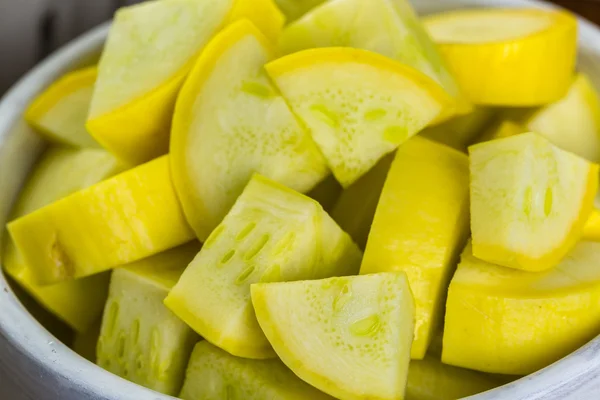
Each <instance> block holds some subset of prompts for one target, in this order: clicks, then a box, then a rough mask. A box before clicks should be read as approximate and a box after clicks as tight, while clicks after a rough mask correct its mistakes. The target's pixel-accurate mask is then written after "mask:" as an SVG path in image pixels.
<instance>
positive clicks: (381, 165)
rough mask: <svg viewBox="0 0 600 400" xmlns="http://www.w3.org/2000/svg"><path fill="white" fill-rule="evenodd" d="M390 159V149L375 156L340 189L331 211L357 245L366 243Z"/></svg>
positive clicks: (362, 245) (390, 163)
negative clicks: (363, 171)
mask: <svg viewBox="0 0 600 400" xmlns="http://www.w3.org/2000/svg"><path fill="white" fill-rule="evenodd" d="M392 160H394V153H393V154H388V155H387V156H385V157H384V158H382V159H381V160H379V162H378V163H377V164H375V166H374V167H373V168H371V169H370V170H369V172H367V173H366V174H364V175H363V176H361V177H360V178H359V179H358V180H357V181H356V182H354V183H353V184H352V185H350V186H349V187H348V188H347V189H346V190H344V191H343V192H342V194H341V195H340V198H339V199H338V201H337V203H335V206H334V207H333V210H332V212H331V216H332V217H333V219H334V220H335V222H337V223H338V225H339V226H340V228H342V229H343V230H344V232H347V233H348V234H349V235H350V236H351V237H352V239H354V242H356V244H357V245H358V247H360V248H361V249H364V248H365V246H366V245H367V238H368V237H369V231H370V230H371V223H372V222H373V217H375V210H376V209H377V203H379V196H380V195H381V191H382V190H383V184H384V183H385V178H386V176H387V174H388V171H389V169H390V165H392Z"/></svg>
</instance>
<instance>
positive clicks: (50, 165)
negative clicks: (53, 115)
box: [2, 147, 122, 333]
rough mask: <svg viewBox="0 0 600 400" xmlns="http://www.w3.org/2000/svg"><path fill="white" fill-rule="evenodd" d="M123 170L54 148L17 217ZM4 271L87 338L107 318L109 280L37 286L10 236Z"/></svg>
mask: <svg viewBox="0 0 600 400" xmlns="http://www.w3.org/2000/svg"><path fill="white" fill-rule="evenodd" d="M121 170H122V166H121V165H119V163H118V162H117V160H116V159H115V158H114V157H112V156H111V155H110V154H109V153H107V152H106V151H103V150H100V149H75V148H70V147H52V148H50V149H48V150H47V151H46V153H44V155H43V156H42V158H41V159H40V161H39V162H38V164H37V165H36V167H35V169H34V170H33V172H32V173H31V175H30V176H29V179H28V181H27V183H26V184H25V186H24V188H23V190H22V191H21V196H20V197H19V200H18V201H17V203H16V204H15V206H14V208H13V211H12V218H19V217H22V216H24V215H27V214H29V213H31V212H33V211H35V210H37V209H39V208H42V207H44V206H46V205H48V204H50V203H52V202H54V201H57V200H59V199H61V198H63V197H66V196H68V195H70V194H71V193H74V192H76V191H78V190H81V189H84V188H86V187H88V186H90V185H93V184H95V183H97V182H100V181H101V180H103V179H106V178H109V177H110V176H112V175H114V174H116V173H118V172H120V171H121ZM3 247H4V249H3V254H2V263H3V266H4V270H5V271H6V272H7V273H8V275H10V276H11V277H12V278H13V279H14V280H15V281H16V282H17V283H18V284H19V285H20V286H21V287H22V288H23V289H25V291H27V293H29V294H30V295H31V296H32V297H33V298H34V299H35V300H36V301H37V302H38V303H39V304H41V305H42V306H43V307H44V308H46V309H47V310H48V311H50V312H51V313H52V314H54V315H55V316H57V317H58V318H59V319H61V320H62V321H64V322H65V323H66V324H67V325H69V326H70V327H71V328H73V329H74V330H75V331H77V332H78V333H82V332H86V331H87V330H88V329H89V328H90V326H91V325H92V324H93V323H94V321H95V320H96V319H97V318H98V317H99V315H100V314H101V313H102V308H103V307H104V302H105V301H106V294H107V290H108V279H109V276H108V275H107V274H100V275H95V276H91V277H89V278H85V279H80V280H77V281H71V282H64V283H59V284H56V285H51V286H40V285H37V284H36V282H35V279H34V276H33V273H32V269H31V268H30V267H29V265H28V263H27V262H26V261H25V259H24V258H23V256H22V255H21V254H20V253H19V251H18V250H17V248H16V247H15V244H14V242H13V241H12V239H11V238H10V236H9V235H6V236H5V240H4V246H3Z"/></svg>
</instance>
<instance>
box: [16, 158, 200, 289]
mask: <svg viewBox="0 0 600 400" xmlns="http://www.w3.org/2000/svg"><path fill="white" fill-rule="evenodd" d="M8 230H9V232H10V234H11V236H12V238H13V240H14V242H15V245H16V247H17V249H18V251H19V252H20V253H21V254H22V255H23V259H24V260H25V262H26V263H27V265H28V266H29V268H30V270H31V273H32V278H33V279H34V280H35V281H37V282H38V283H40V284H51V283H58V282H61V281H66V280H70V279H76V278H83V277H85V276H89V275H93V274H96V273H99V272H102V271H106V270H108V269H111V268H114V267H116V266H119V265H122V264H126V263H129V262H133V261H136V260H139V259H142V258H144V257H148V256H151V255H153V254H156V253H159V252H161V251H163V250H167V249H170V248H172V247H175V246H178V245H180V244H183V243H186V242H188V241H190V240H192V239H193V238H194V233H193V231H192V230H191V229H190V227H189V226H188V224H187V222H186V221H185V217H184V216H183V211H182V210H181V206H180V205H179V201H178V200H177V196H176V194H175V189H174V188H173V184H172V182H171V177H170V168H169V158H168V157H167V156H164V157H161V158H158V159H156V160H153V161H150V162H149V163H146V164H144V165H140V166H139V167H136V168H134V169H131V170H129V171H126V172H124V173H122V174H120V175H117V176H115V177H112V178H110V179H107V180H105V181H103V182H100V183H98V184H95V185H93V186H90V187H88V188H86V189H84V190H81V191H79V192H76V193H73V194H72V195H70V196H68V197H65V198H63V199H61V200H58V201H56V202H54V203H52V204H49V205H47V206H45V207H42V208H40V209H38V210H36V211H34V212H32V213H31V214H28V215H26V216H24V217H21V218H18V219H16V220H15V221H13V222H11V223H10V224H8Z"/></svg>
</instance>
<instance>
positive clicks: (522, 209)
mask: <svg viewBox="0 0 600 400" xmlns="http://www.w3.org/2000/svg"><path fill="white" fill-rule="evenodd" d="M469 153H470V172H471V232H472V235H473V254H474V255H475V256H476V257H478V258H481V259H482V260H486V261H489V262H492V263H495V264H499V265H503V266H506V267H512V268H518V269H522V270H527V271H543V270H546V269H548V268H551V267H553V266H555V265H556V264H558V262H559V261H560V260H561V259H562V258H563V257H564V256H565V255H566V254H567V253H568V252H569V250H571V249H572V248H573V246H574V245H575V243H576V242H577V241H578V240H579V238H580V237H581V234H582V231H583V227H584V225H585V222H586V221H587V219H588V217H589V214H590V212H591V211H592V206H593V204H594V197H595V196H596V191H597V188H598V165H597V164H592V163H590V162H588V161H587V160H585V159H583V158H580V157H578V156H576V155H574V154H572V153H569V152H566V151H564V150H561V149H559V148H558V147H556V146H554V145H552V144H551V143H550V142H549V141H547V140H546V139H544V138H543V137H542V136H539V135H537V134H535V133H523V134H520V135H516V136H511V137H508V138H504V139H497V140H492V141H490V142H485V143H480V144H477V145H474V146H471V147H470V148H469Z"/></svg>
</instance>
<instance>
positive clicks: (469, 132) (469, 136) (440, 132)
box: [419, 107, 495, 151]
mask: <svg viewBox="0 0 600 400" xmlns="http://www.w3.org/2000/svg"><path fill="white" fill-rule="evenodd" d="M494 115H495V111H494V110H493V109H492V108H484V107H477V108H474V109H473V111H471V112H470V113H468V114H465V115H460V116H458V117H454V118H452V119H451V120H449V121H446V122H443V123H441V124H438V125H434V126H430V127H428V128H425V129H423V131H422V132H421V133H419V135H421V136H423V137H426V138H427V139H431V140H435V141H436V142H439V143H444V144H446V145H448V146H450V147H453V148H455V149H457V150H461V151H465V150H466V149H467V147H468V146H469V145H471V144H473V142H474V141H475V139H476V138H477V136H478V135H479V134H481V132H482V131H483V130H484V128H485V126H486V125H487V124H488V123H490V122H491V121H492V118H493V117H494Z"/></svg>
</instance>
